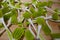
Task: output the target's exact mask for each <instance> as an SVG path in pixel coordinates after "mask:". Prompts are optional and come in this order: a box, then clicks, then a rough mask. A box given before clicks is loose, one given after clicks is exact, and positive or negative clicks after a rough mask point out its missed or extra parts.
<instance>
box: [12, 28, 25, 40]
mask: <svg viewBox="0 0 60 40" xmlns="http://www.w3.org/2000/svg"><path fill="white" fill-rule="evenodd" d="M24 31H25V29H24V28H16V29H15V30H14V32H13V33H12V35H13V38H14V39H17V40H18V39H20V38H21V37H22V36H23V35H24Z"/></svg>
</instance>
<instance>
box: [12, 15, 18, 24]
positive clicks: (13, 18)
mask: <svg viewBox="0 0 60 40" xmlns="http://www.w3.org/2000/svg"><path fill="white" fill-rule="evenodd" d="M11 23H12V24H17V23H18V20H17V17H16V16H15V15H13V16H12V19H11Z"/></svg>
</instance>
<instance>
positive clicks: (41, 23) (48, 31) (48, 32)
mask: <svg viewBox="0 0 60 40" xmlns="http://www.w3.org/2000/svg"><path fill="white" fill-rule="evenodd" d="M36 22H37V23H38V24H40V25H42V30H43V31H44V32H45V34H46V35H48V34H50V33H51V30H50V29H49V27H48V26H47V24H46V22H45V20H44V19H43V18H37V20H36Z"/></svg>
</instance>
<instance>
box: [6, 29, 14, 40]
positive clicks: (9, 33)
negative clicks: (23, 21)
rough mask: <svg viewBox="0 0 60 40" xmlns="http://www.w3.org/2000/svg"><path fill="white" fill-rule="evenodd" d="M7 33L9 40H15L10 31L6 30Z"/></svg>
mask: <svg viewBox="0 0 60 40" xmlns="http://www.w3.org/2000/svg"><path fill="white" fill-rule="evenodd" d="M6 32H7V34H8V37H9V40H13V36H12V34H11V32H10V31H9V30H8V29H6Z"/></svg>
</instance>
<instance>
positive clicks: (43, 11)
mask: <svg viewBox="0 0 60 40" xmlns="http://www.w3.org/2000/svg"><path fill="white" fill-rule="evenodd" d="M46 13H47V11H46V9H45V8H42V7H39V8H38V14H39V15H40V16H41V15H46Z"/></svg>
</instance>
